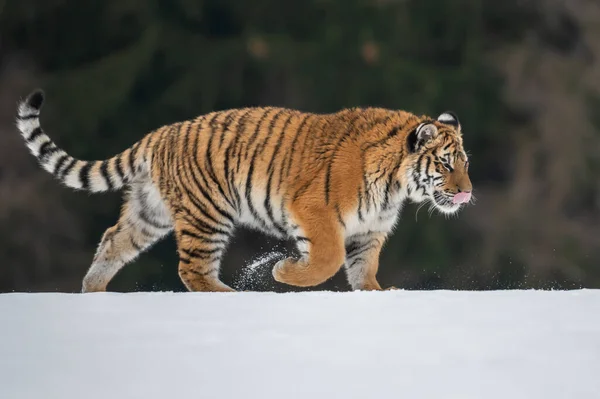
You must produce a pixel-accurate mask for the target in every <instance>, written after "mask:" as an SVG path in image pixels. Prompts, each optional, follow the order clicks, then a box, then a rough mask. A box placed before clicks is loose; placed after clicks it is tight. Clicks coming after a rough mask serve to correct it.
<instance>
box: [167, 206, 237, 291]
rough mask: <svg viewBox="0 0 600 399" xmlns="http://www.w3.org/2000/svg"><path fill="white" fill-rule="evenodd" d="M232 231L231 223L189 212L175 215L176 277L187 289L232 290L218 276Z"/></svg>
mask: <svg viewBox="0 0 600 399" xmlns="http://www.w3.org/2000/svg"><path fill="white" fill-rule="evenodd" d="M232 230H233V226H228V225H226V224H219V225H216V224H214V223H213V222H212V221H211V222H210V223H209V222H208V221H206V222H203V221H201V220H198V219H196V218H195V217H193V216H192V215H189V214H185V215H184V214H179V215H178V216H177V220H176V222H175V235H176V237H177V247H178V251H179V277H180V278H181V281H183V283H184V284H185V286H186V288H187V289H188V290H189V291H205V292H230V291H235V290H234V289H233V288H231V287H230V286H228V285H227V284H225V283H223V282H222V281H221V280H220V279H219V270H220V268H221V259H222V257H223V255H224V254H225V249H226V247H227V244H228V243H229V239H230V236H231V233H232Z"/></svg>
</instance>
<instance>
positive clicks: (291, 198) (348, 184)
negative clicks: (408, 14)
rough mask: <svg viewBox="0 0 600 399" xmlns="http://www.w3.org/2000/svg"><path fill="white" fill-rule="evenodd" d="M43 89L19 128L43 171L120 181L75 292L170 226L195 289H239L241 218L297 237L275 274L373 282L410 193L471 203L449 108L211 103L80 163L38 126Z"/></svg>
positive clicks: (22, 107) (88, 187)
mask: <svg viewBox="0 0 600 399" xmlns="http://www.w3.org/2000/svg"><path fill="white" fill-rule="evenodd" d="M43 102H44V94H43V92H42V91H41V90H36V91H34V92H33V93H31V94H30V95H29V96H28V97H27V98H26V99H25V100H24V101H22V102H21V103H20V104H19V107H18V116H17V126H18V128H19V130H20V131H21V133H22V136H23V138H24V139H25V142H26V144H27V147H28V148H29V150H30V151H31V153H32V154H33V155H34V156H35V157H36V158H37V159H38V161H39V163H40V164H41V166H42V167H43V168H44V169H45V170H46V171H48V172H50V173H52V174H53V175H54V176H55V177H56V178H57V179H58V180H59V181H61V182H62V183H63V184H64V185H66V186H68V187H71V188H73V189H77V190H85V191H88V192H94V193H98V192H104V191H113V190H121V189H127V193H126V194H125V201H124V204H123V206H122V210H121V215H120V217H119V220H118V222H117V223H116V224H115V225H114V226H112V227H110V228H109V229H108V230H106V232H105V233H104V235H103V237H102V240H101V242H100V244H99V246H98V248H97V250H96V254H95V256H94V259H93V262H92V265H91V266H90V268H89V270H88V272H87V274H86V275H85V277H84V279H83V284H82V291H83V292H94V291H105V290H106V286H107V284H108V283H109V281H110V280H111V279H112V278H113V276H114V275H115V274H116V273H117V272H118V271H119V270H120V269H121V268H122V267H123V266H124V265H125V264H126V263H128V262H131V261H132V260H133V259H134V258H136V257H137V256H138V255H139V254H140V253H141V252H142V251H144V250H146V249H148V248H149V247H150V246H151V245H152V244H154V243H155V242H156V241H157V240H159V239H160V238H162V237H164V236H165V235H167V234H168V233H170V232H171V231H174V234H175V238H176V240H177V248H178V254H179V269H178V271H179V276H180V278H181V280H182V281H183V283H184V284H185V286H186V287H187V289H188V290H190V291H233V289H232V288H230V287H229V286H228V285H226V284H225V283H223V282H222V281H221V280H220V279H219V266H220V263H221V259H222V257H223V255H224V252H225V249H226V247H227V244H228V242H229V240H230V238H231V236H232V233H233V231H234V228H235V227H236V226H237V225H246V226H249V227H251V228H255V229H258V230H261V231H263V232H265V233H267V234H271V235H273V236H276V237H279V238H288V239H289V238H291V239H293V240H295V242H296V243H297V248H298V251H299V254H300V257H299V258H287V259H284V260H281V261H279V262H278V263H277V264H276V265H275V267H274V268H273V276H274V278H275V280H277V281H279V282H282V283H286V284H289V285H294V286H302V287H309V286H315V285H317V284H320V283H323V282H324V281H326V280H328V279H329V278H330V277H332V276H333V275H334V274H336V272H338V271H339V269H340V268H342V267H343V268H344V269H345V272H346V275H347V278H348V281H349V284H350V286H351V287H352V289H355V290H381V286H380V285H379V283H378V281H377V278H376V274H377V269H378V266H379V254H380V251H381V248H382V246H383V244H384V242H385V240H386V237H387V236H388V234H390V232H391V231H392V229H393V227H394V225H395V223H396V221H397V218H398V214H399V211H400V208H401V207H402V204H403V202H404V201H405V200H411V201H413V202H423V201H430V202H431V203H432V204H433V206H434V207H435V208H437V209H438V210H439V211H441V212H443V213H447V214H449V213H454V212H456V211H458V210H459V208H461V206H462V205H464V204H467V203H469V202H470V198H471V190H472V187H471V181H470V180H469V176H468V168H469V161H468V159H467V155H466V153H465V151H464V149H463V140H462V132H461V125H460V123H459V121H458V118H457V117H456V115H455V114H454V113H452V112H444V113H442V114H441V115H440V116H439V117H438V118H437V119H431V118H429V117H427V116H417V115H414V114H412V113H409V112H405V111H395V110H387V109H381V108H353V109H344V110H341V111H339V112H337V113H332V114H314V113H304V112H300V111H296V110H290V109H284V108H274V107H266V108H244V109H231V110H227V111H218V112H211V113H209V114H206V115H203V116H199V117H197V118H196V119H193V120H187V121H184V122H179V123H174V124H171V125H167V126H163V127H161V128H159V129H157V130H155V131H153V132H150V133H149V134H147V135H146V136H145V137H144V138H142V139H141V140H140V141H138V142H137V143H135V144H134V145H133V146H132V147H130V148H128V149H126V150H125V151H123V152H122V153H120V154H118V155H116V156H114V157H113V158H110V159H107V160H104V161H81V160H78V159H75V158H73V157H71V156H70V155H68V154H67V153H66V152H65V151H63V150H62V149H60V148H58V147H57V146H56V144H55V143H54V142H52V140H51V139H50V138H49V137H48V136H47V135H46V134H45V133H44V131H43V130H42V128H41V127H40V121H39V115H40V109H41V107H42V103H43Z"/></svg>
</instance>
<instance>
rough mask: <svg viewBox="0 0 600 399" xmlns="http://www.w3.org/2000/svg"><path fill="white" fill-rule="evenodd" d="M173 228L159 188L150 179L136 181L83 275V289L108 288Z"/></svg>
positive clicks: (87, 290)
mask: <svg viewBox="0 0 600 399" xmlns="http://www.w3.org/2000/svg"><path fill="white" fill-rule="evenodd" d="M171 230H172V222H171V218H170V216H169V214H168V212H167V209H166V207H165V206H164V204H163V202H162V200H161V198H160V195H159V193H158V190H156V188H155V187H154V186H153V185H152V184H151V183H149V182H148V183H145V184H142V183H138V184H135V185H134V186H133V187H132V190H131V192H130V193H129V194H128V198H127V200H126V202H125V203H124V204H123V208H122V210H121V216H120V217H119V221H118V222H117V224H115V225H114V226H112V227H110V228H109V229H108V230H106V232H105V233H104V235H103V236H102V240H101V241H100V245H99V246H98V249H97V250H96V255H95V256H94V260H93V262H92V265H91V266H90V268H89V270H88V272H87V274H86V275H85V277H84V279H83V287H82V292H98V291H106V286H107V285H108V283H109V282H110V280H112V278H113V277H114V276H115V275H116V274H117V272H118V271H119V270H121V268H122V267H123V266H125V265H126V264H127V263H129V262H131V261H133V260H134V259H135V258H137V256H138V255H139V254H140V253H142V252H143V251H144V250H146V249H148V248H150V246H152V244H154V243H155V242H156V241H158V240H159V239H160V238H162V237H164V236H165V235H167V234H168V233H169V232H171Z"/></svg>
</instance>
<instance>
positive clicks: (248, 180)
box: [245, 151, 268, 230]
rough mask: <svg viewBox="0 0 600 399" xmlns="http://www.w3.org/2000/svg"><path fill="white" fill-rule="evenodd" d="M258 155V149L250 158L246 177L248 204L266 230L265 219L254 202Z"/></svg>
mask: <svg viewBox="0 0 600 399" xmlns="http://www.w3.org/2000/svg"><path fill="white" fill-rule="evenodd" d="M257 155H258V151H254V154H253V155H252V159H251V160H250V168H249V170H248V177H247V178H246V191H245V194H246V202H247V204H248V209H249V210H250V213H251V214H252V216H253V217H254V219H255V220H256V221H257V222H258V223H259V224H260V225H261V226H263V228H264V229H265V230H267V229H268V227H267V224H266V223H265V221H264V220H263V219H262V218H261V217H260V215H259V214H258V212H257V211H256V208H254V204H253V203H252V175H253V174H254V163H255V162H256V156H257Z"/></svg>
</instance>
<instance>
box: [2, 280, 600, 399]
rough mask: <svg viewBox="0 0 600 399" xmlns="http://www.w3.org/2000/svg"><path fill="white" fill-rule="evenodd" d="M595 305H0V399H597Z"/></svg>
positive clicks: (81, 299)
mask: <svg viewBox="0 0 600 399" xmlns="http://www.w3.org/2000/svg"><path fill="white" fill-rule="evenodd" d="M599 318H600V290H583V291H568V292H558V291H553V292H539V291H503V292H500V291H496V292H449V291H433V292H432V291H430V292H414V291H413V292H409V291H395V292H394V291H392V292H379V293H366V292H357V293H326V292H313V293H300V294H273V293H234V294H191V293H178V294H175V293H135V294H116V293H112V294H111V293H107V294H87V295H68V294H4V295H0V320H1V321H0V398H2V399H17V398H19V399H20V398H27V399H37V398H40V399H54V398H56V399H69V398H78V399H79V398H86V399H87V398H102V399H109V398H110V399H115V398H127V399H131V398H144V399H153V398H161V399H163V398H165V399H166V398H177V399H179V398H282V399H289V398H311V399H312V398H328V399H330V398H365V399H370V398H373V399H381V398H410V399H414V398H436V399H438V398H439V399H442V398H443V399H446V398H457V399H458V398H460V399H463V398H477V399H484V398H485V399H490V398H503V399H504V398H510V399H517V398H528V399H530V398H544V399H550V398H565V399H566V398H570V399H572V398H600V320H599Z"/></svg>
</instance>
